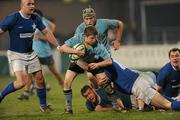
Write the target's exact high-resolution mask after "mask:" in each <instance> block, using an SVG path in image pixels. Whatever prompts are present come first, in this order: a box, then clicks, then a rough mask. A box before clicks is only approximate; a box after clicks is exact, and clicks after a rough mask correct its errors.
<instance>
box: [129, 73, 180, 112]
mask: <svg viewBox="0 0 180 120" xmlns="http://www.w3.org/2000/svg"><path fill="white" fill-rule="evenodd" d="M132 93H133V94H134V95H136V97H137V98H138V99H142V100H143V101H144V102H145V103H146V104H147V105H149V104H150V103H151V105H153V106H155V107H157V108H163V109H173V110H180V101H172V102H170V101H168V100H167V99H166V98H164V97H163V96H162V95H160V93H158V92H157V91H156V90H155V89H154V82H152V80H151V78H150V77H148V76H146V75H143V74H140V76H139V77H138V78H137V80H136V82H135V83H134V85H133V88H132Z"/></svg>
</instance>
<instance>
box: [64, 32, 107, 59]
mask: <svg viewBox="0 0 180 120" xmlns="http://www.w3.org/2000/svg"><path fill="white" fill-rule="evenodd" d="M78 43H82V44H83V43H84V35H83V34H82V33H81V34H76V35H75V36H73V37H72V38H70V39H68V40H66V41H65V44H66V45H67V46H69V47H71V48H72V47H73V46H74V45H76V44H78ZM86 52H90V53H94V54H95V55H96V56H95V57H96V58H99V57H101V58H103V59H104V60H105V59H109V58H110V57H111V56H110V54H109V52H108V51H107V49H106V48H105V47H104V45H103V44H100V43H99V42H98V40H97V42H96V44H95V45H93V46H91V47H89V48H86Z"/></svg>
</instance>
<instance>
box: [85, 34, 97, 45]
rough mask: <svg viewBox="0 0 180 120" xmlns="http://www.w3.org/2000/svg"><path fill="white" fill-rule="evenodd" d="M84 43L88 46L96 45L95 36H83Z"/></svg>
mask: <svg viewBox="0 0 180 120" xmlns="http://www.w3.org/2000/svg"><path fill="white" fill-rule="evenodd" d="M85 42H86V43H87V44H89V45H94V44H95V43H96V35H89V36H85Z"/></svg>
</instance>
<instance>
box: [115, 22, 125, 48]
mask: <svg viewBox="0 0 180 120" xmlns="http://www.w3.org/2000/svg"><path fill="white" fill-rule="evenodd" d="M123 29H124V23H123V22H122V21H120V20H119V21H118V24H117V35H116V39H115V40H114V49H115V50H117V49H119V46H120V41H121V38H122V33H123Z"/></svg>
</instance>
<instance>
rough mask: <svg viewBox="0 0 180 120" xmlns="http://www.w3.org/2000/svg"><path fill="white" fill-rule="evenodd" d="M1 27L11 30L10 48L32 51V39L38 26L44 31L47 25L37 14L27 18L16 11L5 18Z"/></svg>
mask: <svg viewBox="0 0 180 120" xmlns="http://www.w3.org/2000/svg"><path fill="white" fill-rule="evenodd" d="M0 28H1V29H2V30H3V31H4V32H6V31H8V32H9V37H10V42H9V50H11V51H15V52H19V53H27V52H31V51H32V42H33V41H32V39H33V36H34V32H35V30H36V28H38V29H39V30H40V31H42V30H43V29H45V26H44V24H43V23H42V21H41V18H40V17H39V16H37V15H31V17H30V18H25V17H23V16H22V15H21V14H20V12H14V13H12V14H11V15H9V16H7V17H6V18H5V19H4V20H3V22H2V23H1V24H0Z"/></svg>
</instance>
